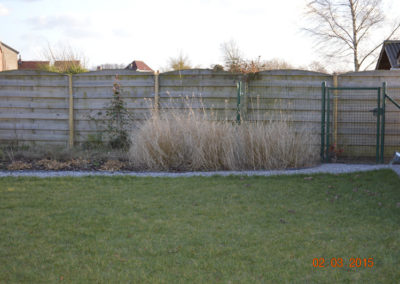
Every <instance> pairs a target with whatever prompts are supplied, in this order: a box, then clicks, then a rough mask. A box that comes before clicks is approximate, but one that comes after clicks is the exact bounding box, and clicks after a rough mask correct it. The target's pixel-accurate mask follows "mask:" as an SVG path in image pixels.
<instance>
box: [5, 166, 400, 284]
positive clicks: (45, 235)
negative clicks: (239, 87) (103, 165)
mask: <svg viewBox="0 0 400 284" xmlns="http://www.w3.org/2000/svg"><path fill="white" fill-rule="evenodd" d="M399 202H400V179H399V178H398V176H396V174H394V173H393V172H391V171H389V170H381V171H375V172H368V173H355V174H348V175H313V176H311V177H309V176H280V177H212V178H201V177H196V178H134V177H86V178H49V179H39V178H1V179H0V283H4V282H5V283H13V282H27V283H43V282H52V283H54V282H57V281H66V282H80V283H87V282H95V283H111V282H113V283H118V282H122V283H127V282H137V283H160V282H161V283H181V282H187V283H191V282H197V283H199V282H203V283H204V282H211V283H215V282H219V283H228V282H232V283H238V282H240V283H246V282H247V283H262V282H275V283H280V282H285V281H286V282H289V281H290V282H318V283H326V282H329V283H333V282H346V281H348V282H350V281H359V282H365V283H394V282H396V281H398V280H399V279H400V269H399V267H400V208H399V207H400V205H398V203H399ZM317 257H318V258H321V257H323V258H325V259H326V261H327V264H329V265H330V260H331V258H333V257H335V258H343V260H344V265H348V264H349V259H350V258H373V262H374V266H373V267H355V268H349V267H346V266H344V267H342V268H338V267H336V268H333V267H330V266H328V267H325V268H314V267H313V258H317Z"/></svg>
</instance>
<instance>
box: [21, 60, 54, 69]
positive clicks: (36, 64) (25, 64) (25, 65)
mask: <svg viewBox="0 0 400 284" xmlns="http://www.w3.org/2000/svg"><path fill="white" fill-rule="evenodd" d="M49 66H50V61H22V60H21V59H20V60H18V70H41V69H45V68H46V67H49Z"/></svg>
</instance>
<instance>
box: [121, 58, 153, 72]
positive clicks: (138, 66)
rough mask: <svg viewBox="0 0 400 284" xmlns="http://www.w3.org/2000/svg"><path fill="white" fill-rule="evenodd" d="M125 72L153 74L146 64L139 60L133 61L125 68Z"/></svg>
mask: <svg viewBox="0 0 400 284" xmlns="http://www.w3.org/2000/svg"><path fill="white" fill-rule="evenodd" d="M125 69H127V70H134V71H138V72H154V71H153V69H151V68H150V67H149V66H147V64H146V63H144V62H143V61H139V60H134V61H132V63H130V64H129V65H128V66H126V67H125Z"/></svg>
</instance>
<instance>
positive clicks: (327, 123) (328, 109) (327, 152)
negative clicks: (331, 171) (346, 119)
mask: <svg viewBox="0 0 400 284" xmlns="http://www.w3.org/2000/svg"><path fill="white" fill-rule="evenodd" d="M329 90H330V89H329V88H328V89H327V92H328V97H327V100H326V103H327V107H326V112H327V114H326V153H325V157H326V158H325V161H326V162H328V163H329V162H330V160H331V159H330V157H329V143H330V133H329V131H330V116H331V106H330V92H329Z"/></svg>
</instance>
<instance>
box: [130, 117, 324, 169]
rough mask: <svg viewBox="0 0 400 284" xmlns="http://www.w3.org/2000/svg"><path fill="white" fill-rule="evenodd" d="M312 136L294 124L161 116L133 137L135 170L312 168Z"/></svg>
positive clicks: (314, 158) (314, 157) (315, 157)
mask: <svg viewBox="0 0 400 284" xmlns="http://www.w3.org/2000/svg"><path fill="white" fill-rule="evenodd" d="M312 137H313V136H312V135H310V133H309V132H307V131H306V130H304V129H303V130H298V129H297V130H296V129H295V128H294V127H292V126H291V123H290V121H288V120H286V119H283V120H281V121H278V122H262V123H261V122H257V123H254V122H242V123H241V124H237V123H235V122H231V121H226V120H224V121H217V120H213V119H210V117H208V116H207V115H206V114H204V113H203V114H201V115H198V114H196V113H195V112H193V111H188V112H187V113H184V114H182V113H176V112H172V113H163V114H155V115H153V116H152V117H150V118H149V119H148V120H146V121H145V122H143V123H142V124H141V125H140V126H138V127H136V128H135V129H134V130H133V132H132V134H131V146H130V151H129V157H130V161H131V163H132V165H133V166H134V167H135V168H138V169H141V170H152V171H215V170H267V169H287V168H300V167H307V166H312V165H314V164H316V163H317V161H318V155H317V154H318V149H317V145H316V143H315V141H313V139H312Z"/></svg>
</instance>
